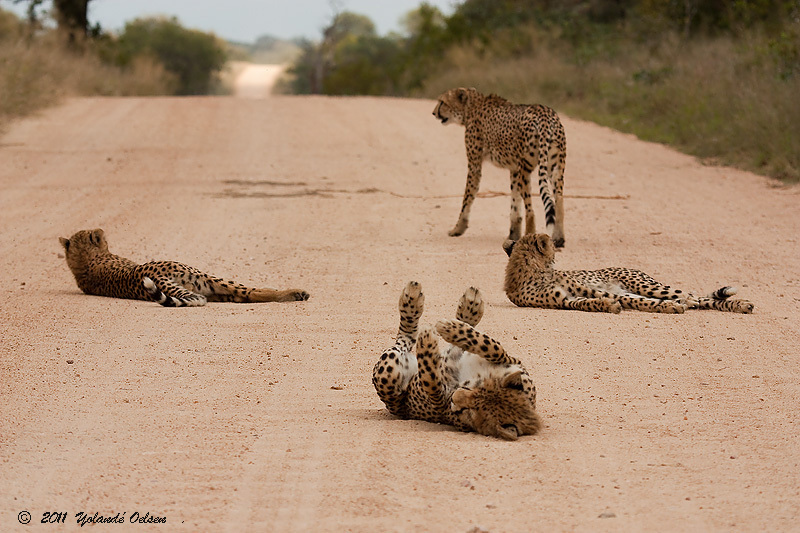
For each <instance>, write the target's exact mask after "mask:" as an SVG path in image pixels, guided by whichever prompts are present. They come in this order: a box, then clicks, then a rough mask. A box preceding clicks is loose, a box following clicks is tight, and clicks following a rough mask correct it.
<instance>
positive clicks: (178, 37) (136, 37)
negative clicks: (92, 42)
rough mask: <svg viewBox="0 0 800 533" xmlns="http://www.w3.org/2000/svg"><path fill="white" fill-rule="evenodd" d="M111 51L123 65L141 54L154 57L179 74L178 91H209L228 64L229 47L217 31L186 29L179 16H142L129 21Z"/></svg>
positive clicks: (179, 92) (116, 60)
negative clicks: (215, 32)
mask: <svg viewBox="0 0 800 533" xmlns="http://www.w3.org/2000/svg"><path fill="white" fill-rule="evenodd" d="M108 55H109V56H110V57H109V59H111V60H113V61H114V62H116V63H117V64H118V65H122V66H127V65H129V64H131V63H132V62H133V61H134V58H136V57H138V56H142V55H144V56H150V57H153V58H155V59H157V60H158V61H159V62H160V63H161V64H162V65H164V68H165V69H166V70H167V72H170V73H172V74H173V75H174V76H175V77H176V79H177V82H178V83H177V87H176V90H175V94H179V95H191V94H208V93H209V92H210V91H211V89H212V87H213V85H214V83H215V82H216V76H217V75H218V74H219V72H220V71H221V70H222V68H223V67H224V66H225V61H226V47H225V45H224V43H222V42H221V41H220V40H218V39H217V38H216V37H215V36H214V35H212V34H209V33H204V32H201V31H198V30H190V29H186V28H184V27H183V26H181V25H180V24H179V23H178V20H177V19H175V18H142V19H136V20H134V21H132V22H129V23H127V24H126V25H125V30H124V31H123V32H122V34H120V36H119V38H118V39H117V40H116V42H115V44H114V45H113V46H112V47H111V49H110V51H109V52H108Z"/></svg>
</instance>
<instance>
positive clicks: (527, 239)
mask: <svg viewBox="0 0 800 533" xmlns="http://www.w3.org/2000/svg"><path fill="white" fill-rule="evenodd" d="M503 250H505V252H506V254H508V257H509V258H511V259H512V260H514V259H517V260H520V259H523V258H524V259H525V264H529V265H531V266H534V267H539V268H548V267H550V266H551V265H552V264H553V262H554V261H555V259H556V246H555V244H553V239H551V238H550V236H549V235H548V234H546V233H535V234H534V233H528V234H527V235H524V236H523V237H522V238H521V239H520V240H518V241H512V240H511V239H508V240H506V242H504V243H503Z"/></svg>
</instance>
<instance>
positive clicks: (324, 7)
mask: <svg viewBox="0 0 800 533" xmlns="http://www.w3.org/2000/svg"><path fill="white" fill-rule="evenodd" d="M427 2H428V3H429V4H432V5H435V6H437V7H438V8H439V9H441V10H442V11H443V12H445V13H446V14H450V13H452V11H453V7H452V6H453V5H454V4H458V3H460V2H458V1H457V0H427ZM420 3H422V0H333V1H331V0H161V1H159V0H92V1H91V2H90V3H89V21H90V22H91V23H92V24H94V23H96V22H99V23H100V25H101V26H102V27H103V28H104V29H106V30H112V31H114V30H121V29H122V28H124V26H125V22H126V21H128V20H132V19H134V18H136V17H144V16H150V15H170V16H172V15H174V16H177V17H178V20H179V21H180V23H181V25H183V26H185V27H187V28H193V29H199V30H203V31H209V32H214V33H215V34H217V35H218V36H219V37H222V38H225V39H229V40H233V41H240V42H253V41H255V39H257V38H258V37H260V36H262V35H272V36H275V37H281V38H292V37H307V38H309V39H312V40H313V39H319V37H320V35H321V33H322V29H323V28H324V27H325V26H326V25H327V23H328V22H330V20H331V16H332V14H333V12H334V11H333V8H332V5H335V6H337V8H338V10H339V11H353V12H356V13H360V14H362V15H367V16H368V17H369V18H370V19H372V21H373V22H374V23H375V26H376V27H377V29H378V33H379V34H381V35H385V34H386V33H388V32H390V31H399V30H400V26H399V24H398V22H399V20H400V18H401V17H402V16H403V15H404V14H406V13H407V12H408V11H411V10H412V9H416V8H417V7H418V6H419V5H420ZM24 5H25V4H19V5H16V6H15V5H13V4H12V3H11V2H10V1H7V0H6V1H2V2H0V7H2V8H3V9H7V10H12V11H15V12H17V13H24V10H25V7H24Z"/></svg>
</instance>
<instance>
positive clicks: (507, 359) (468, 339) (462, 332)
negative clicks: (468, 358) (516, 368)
mask: <svg viewBox="0 0 800 533" xmlns="http://www.w3.org/2000/svg"><path fill="white" fill-rule="evenodd" d="M436 331H437V332H439V335H441V336H442V338H443V339H444V340H446V341H447V342H449V343H450V344H452V345H454V346H457V347H459V348H461V349H462V350H464V351H466V352H470V353H474V354H476V355H480V356H481V357H483V358H484V359H486V360H487V361H489V362H490V363H493V364H496V365H515V364H519V361H518V360H517V359H515V358H513V357H511V356H510V355H508V354H507V353H506V351H505V350H504V349H503V347H502V346H501V345H500V343H499V342H497V341H496V340H494V339H493V338H491V337H490V336H488V335H486V334H484V333H481V332H480V331H478V330H476V329H475V328H473V327H472V326H470V325H469V324H467V323H466V322H462V321H460V320H440V321H439V322H437V323H436Z"/></svg>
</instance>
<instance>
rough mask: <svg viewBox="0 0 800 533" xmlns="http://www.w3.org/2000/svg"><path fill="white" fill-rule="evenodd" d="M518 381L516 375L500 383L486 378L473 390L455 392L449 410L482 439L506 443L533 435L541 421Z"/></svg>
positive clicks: (501, 379)
mask: <svg viewBox="0 0 800 533" xmlns="http://www.w3.org/2000/svg"><path fill="white" fill-rule="evenodd" d="M520 377H521V372H520V371H517V372H514V373H513V374H510V375H508V376H506V377H504V378H500V379H497V378H488V379H486V380H484V381H483V382H482V383H481V384H480V386H479V387H477V388H475V389H467V388H463V387H462V388H460V389H457V390H456V391H455V392H454V393H453V397H452V405H451V409H452V410H453V411H455V412H456V414H457V415H458V417H459V418H460V419H461V421H462V422H464V423H465V424H467V425H469V426H470V427H472V428H474V429H475V431H477V432H478V433H480V434H481V435H487V436H489V437H499V438H501V439H505V440H517V439H518V438H519V437H521V436H522V435H532V434H534V433H536V432H537V430H538V429H539V425H540V421H539V417H538V416H537V415H536V411H535V410H534V405H532V403H531V401H530V399H529V397H528V395H527V394H525V392H524V391H523V389H522V381H521V379H520Z"/></svg>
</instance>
